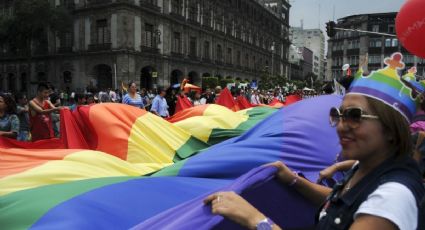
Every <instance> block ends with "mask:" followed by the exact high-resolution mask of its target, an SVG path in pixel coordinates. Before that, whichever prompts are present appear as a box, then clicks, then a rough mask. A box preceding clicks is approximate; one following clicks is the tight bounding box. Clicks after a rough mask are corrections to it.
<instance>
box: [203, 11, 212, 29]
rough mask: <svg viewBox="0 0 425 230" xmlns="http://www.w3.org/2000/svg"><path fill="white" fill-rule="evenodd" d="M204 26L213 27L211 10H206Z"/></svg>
mask: <svg viewBox="0 0 425 230" xmlns="http://www.w3.org/2000/svg"><path fill="white" fill-rule="evenodd" d="M202 25H205V26H208V27H211V10H210V9H209V8H204V12H203V19H202Z"/></svg>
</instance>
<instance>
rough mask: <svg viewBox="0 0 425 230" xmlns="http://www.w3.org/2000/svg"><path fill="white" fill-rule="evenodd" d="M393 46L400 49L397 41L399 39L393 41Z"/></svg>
mask: <svg viewBox="0 0 425 230" xmlns="http://www.w3.org/2000/svg"><path fill="white" fill-rule="evenodd" d="M391 46H392V47H398V39H397V38H394V39H393V40H392V41H391Z"/></svg>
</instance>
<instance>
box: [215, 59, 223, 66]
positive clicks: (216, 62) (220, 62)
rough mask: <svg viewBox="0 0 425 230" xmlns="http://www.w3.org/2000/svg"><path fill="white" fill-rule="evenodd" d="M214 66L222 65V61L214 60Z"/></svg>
mask: <svg viewBox="0 0 425 230" xmlns="http://www.w3.org/2000/svg"><path fill="white" fill-rule="evenodd" d="M215 64H216V65H223V61H220V60H215Z"/></svg>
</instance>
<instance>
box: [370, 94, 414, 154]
mask: <svg viewBox="0 0 425 230" xmlns="http://www.w3.org/2000/svg"><path fill="white" fill-rule="evenodd" d="M366 100H367V102H368V104H369V107H370V108H371V110H372V112H373V114H374V115H376V116H378V117H379V121H380V122H381V124H382V126H383V127H384V133H385V135H389V136H390V139H391V141H390V145H391V147H392V149H394V150H396V155H397V156H402V155H409V154H412V151H413V146H412V142H411V139H410V135H411V133H410V126H409V123H408V121H407V120H406V118H405V117H404V116H403V115H401V114H400V112H398V111H397V110H395V109H394V108H392V107H390V106H389V105H387V104H384V103H383V102H381V101H379V100H376V99H373V98H370V97H366Z"/></svg>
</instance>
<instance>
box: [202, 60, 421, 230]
mask: <svg viewBox="0 0 425 230" xmlns="http://www.w3.org/2000/svg"><path fill="white" fill-rule="evenodd" d="M385 63H386V64H387V68H385V69H383V70H379V71H376V72H373V73H372V74H371V75H370V76H366V77H363V76H361V74H360V75H357V76H356V77H355V79H354V81H353V83H352V85H351V87H350V90H349V92H348V93H347V94H346V96H345V97H344V100H343V102H342V104H341V106H340V107H339V108H331V109H330V113H329V117H330V124H331V126H333V127H336V131H337V134H338V136H339V140H340V144H341V146H342V156H343V157H344V159H347V160H356V161H357V162H356V164H355V166H353V168H352V169H351V170H350V171H349V172H348V173H347V174H346V176H345V178H344V179H343V180H342V181H340V182H339V183H337V184H336V185H335V186H334V188H333V189H331V188H328V187H325V186H321V185H318V184H315V183H313V182H310V181H308V180H307V179H305V178H303V177H301V176H299V174H298V173H297V172H293V171H291V170H290V169H289V168H288V167H287V166H286V165H285V164H284V163H282V162H275V163H272V164H270V165H271V166H274V167H276V168H277V173H276V178H277V179H278V180H280V181H281V182H282V183H283V184H284V185H286V186H289V187H290V188H292V189H294V190H296V191H297V192H299V193H300V194H301V195H303V196H304V197H305V198H307V199H308V200H310V201H311V202H313V203H314V204H316V205H317V207H318V215H317V229H355V230H356V229H362V230H363V229H401V230H403V229H423V228H424V227H425V223H424V221H425V218H424V213H423V211H424V210H423V209H424V207H423V206H424V203H425V202H424V194H425V189H424V187H423V185H422V178H421V174H420V171H419V168H418V165H417V163H416V162H415V161H414V160H413V159H412V158H411V153H412V143H411V140H410V130H409V123H410V120H411V118H412V116H413V115H414V114H415V111H416V105H417V98H416V97H414V96H413V95H415V93H414V91H415V90H414V89H413V88H409V90H403V89H405V87H408V85H405V84H404V83H403V82H402V81H401V79H400V77H399V75H398V73H397V71H398V70H399V69H402V68H404V63H403V62H402V56H401V54H400V53H396V54H394V55H392V57H391V58H387V59H385ZM205 203H211V209H212V213H213V214H218V215H222V216H224V217H226V218H228V219H230V220H233V221H235V222H236V223H238V224H240V225H242V226H245V227H247V228H249V229H281V228H280V227H279V226H278V225H277V224H275V223H273V221H272V220H271V219H269V218H267V217H266V216H265V215H264V214H263V213H262V212H260V211H259V210H257V209H256V208H255V207H253V206H252V205H251V204H249V203H248V202H247V201H245V200H244V199H243V198H242V197H240V196H239V195H237V194H235V193H233V192H218V193H215V194H212V195H210V196H209V197H207V198H206V199H205ZM282 224H284V223H282Z"/></svg>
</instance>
